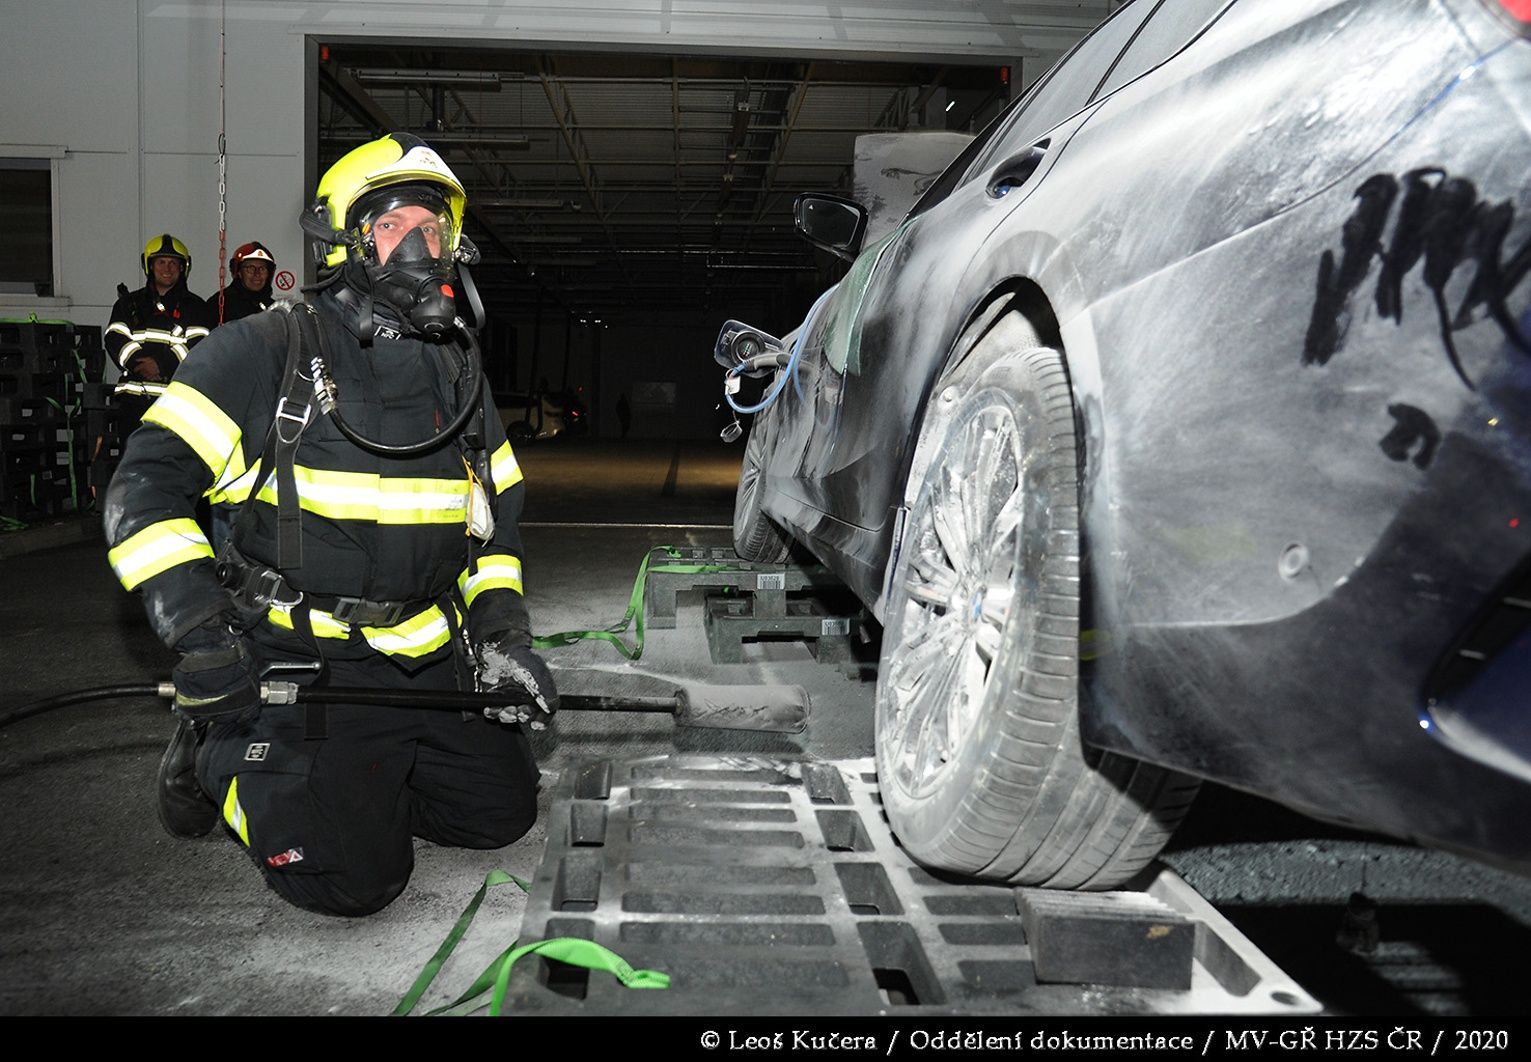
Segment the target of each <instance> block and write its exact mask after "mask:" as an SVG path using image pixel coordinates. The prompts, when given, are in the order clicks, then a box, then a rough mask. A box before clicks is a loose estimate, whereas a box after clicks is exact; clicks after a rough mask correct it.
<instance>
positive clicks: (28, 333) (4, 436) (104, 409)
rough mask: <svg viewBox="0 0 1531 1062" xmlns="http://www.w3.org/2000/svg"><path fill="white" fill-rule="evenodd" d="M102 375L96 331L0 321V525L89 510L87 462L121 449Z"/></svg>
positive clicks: (103, 361) (61, 324)
mask: <svg viewBox="0 0 1531 1062" xmlns="http://www.w3.org/2000/svg"><path fill="white" fill-rule="evenodd" d="M105 375H106V352H105V351H104V350H103V349H102V347H101V330H100V329H99V328H93V327H89V326H80V325H74V324H70V323H68V322H66V321H37V320H26V321H18V320H3V321H0V519H3V520H4V521H6V522H11V523H14V522H18V521H19V522H23V523H26V522H31V521H34V520H41V519H46V518H49V517H55V516H62V515H64V514H66V513H70V512H77V511H80V510H82V509H85V508H88V507H89V505H90V503H91V490H90V486H91V478H90V477H91V462H92V459H93V458H94V459H96V460H97V461H98V462H99V461H102V459H110V457H111V456H112V453H113V451H114V450H115V449H116V448H117V446H118V445H119V444H118V443H117V442H116V435H117V432H116V424H115V416H114V412H113V411H112V409H110V408H109V403H110V394H109V393H110V390H111V385H110V384H107V383H104V382H103V377H104V376H105ZM112 375H114V376H115V375H116V374H115V372H114V373H113V374H112Z"/></svg>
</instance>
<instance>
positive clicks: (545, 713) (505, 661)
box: [473, 631, 558, 730]
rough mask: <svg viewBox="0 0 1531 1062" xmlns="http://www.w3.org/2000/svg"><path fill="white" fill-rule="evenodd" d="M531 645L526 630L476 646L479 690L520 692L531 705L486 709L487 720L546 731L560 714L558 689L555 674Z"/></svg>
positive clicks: (485, 716)
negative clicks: (556, 715) (554, 683)
mask: <svg viewBox="0 0 1531 1062" xmlns="http://www.w3.org/2000/svg"><path fill="white" fill-rule="evenodd" d="M530 643H531V638H530V637H529V636H528V635H527V634H526V632H524V631H507V632H506V633H504V634H497V635H491V636H489V637H487V638H484V639H482V640H480V641H477V642H475V643H474V645H473V655H474V657H475V658H476V659H477V661H478V685H479V689H481V690H509V691H513V692H517V693H521V694H524V695H525V696H526V697H527V699H528V701H529V702H530V703H527V704H508V705H505V706H504V707H502V708H485V709H484V718H485V719H498V720H499V721H500V722H502V723H530V724H531V728H532V729H533V730H545V729H547V725H548V723H549V722H550V721H551V720H552V718H553V713H554V712H556V711H558V687H557V686H555V685H553V673H552V672H551V671H549V670H548V666H547V664H545V663H543V661H542V657H540V656H538V655H537V654H536V653H535V652H534V651H533V650H532V647H531V644H530Z"/></svg>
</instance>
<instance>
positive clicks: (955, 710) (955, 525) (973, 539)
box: [878, 403, 1025, 794]
mask: <svg viewBox="0 0 1531 1062" xmlns="http://www.w3.org/2000/svg"><path fill="white" fill-rule="evenodd" d="M1021 442H1022V440H1021V436H1020V432H1019V429H1018V427H1017V425H1016V421H1015V416H1014V414H1013V412H1012V410H1011V409H1010V408H1009V406H1008V405H1006V404H1003V403H997V404H994V405H988V406H983V407H981V408H980V409H978V410H976V411H975V412H973V413H972V415H970V416H967V417H965V418H964V419H963V420H962V421H961V423H960V424H959V426H958V427H956V428H955V429H954V431H953V433H952V435H951V436H949V437H948V440H947V444H946V448H945V452H944V454H943V455H942V458H943V459H941V460H938V462H937V464H936V466H935V467H934V468H933V472H934V473H935V475H934V476H933V477H932V478H930V479H928V480H927V485H926V487H925V488H924V489H922V491H921V493H920V495H919V500H918V501H917V502H916V506H915V510H914V512H913V513H911V520H910V529H909V531H908V533H907V534H906V537H905V546H904V559H903V560H901V561H900V571H899V582H898V585H897V587H896V588H895V594H896V600H895V602H894V613H893V614H894V615H895V616H898V617H899V620H900V623H899V627H898V631H897V635H896V644H895V648H894V650H893V652H892V653H891V654H890V657H889V667H888V676H887V681H886V682H885V683H884V684H882V685H880V687H879V706H878V707H879V716H880V718H879V720H878V725H879V731H880V732H881V733H882V734H884V735H885V737H884V739H883V740H882V742H881V744H882V745H883V748H884V749H885V751H886V759H887V760H888V766H889V767H891V769H892V771H893V772H894V774H895V775H896V776H897V778H898V781H899V782H900V783H901V785H902V787H903V788H904V789H905V790H906V791H908V792H910V793H911V794H918V793H920V792H922V791H924V790H926V789H928V788H929V787H930V786H932V785H933V784H934V783H935V781H936V779H937V778H938V777H939V776H940V774H941V773H942V771H944V770H945V768H946V766H947V764H949V763H950V762H952V761H953V760H955V759H956V758H957V756H958V754H959V753H960V751H961V749H962V748H963V746H964V743H965V742H966V741H967V740H968V739H969V738H970V737H971V736H972V734H973V732H974V731H975V730H976V729H977V727H978V725H979V723H980V720H981V717H982V709H983V705H984V704H985V702H986V701H987V699H988V697H987V694H988V693H989V690H990V686H991V684H992V682H994V681H995V680H996V677H997V676H998V675H999V674H1001V673H1002V672H1003V668H996V666H995V665H996V662H998V661H1000V660H1001V659H1002V657H1003V655H1004V653H1005V644H1006V643H1005V638H1004V632H1005V630H1006V628H1007V626H1008V625H1009V622H1010V616H1011V613H1012V611H1013V609H1014V608H1015V607H1016V605H1017V603H1018V602H1017V593H1018V589H1019V587H1018V582H1019V579H1020V576H1021V550H1020V543H1021V538H1022V534H1023V532H1024V530H1025V527H1024V523H1025V519H1024V517H1025V504H1024V503H1025V460H1024V453H1023V449H1022V445H1021Z"/></svg>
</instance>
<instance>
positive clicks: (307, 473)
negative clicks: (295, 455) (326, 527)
mask: <svg viewBox="0 0 1531 1062" xmlns="http://www.w3.org/2000/svg"><path fill="white" fill-rule="evenodd" d="M293 475H294V477H295V478H296V479H297V483H298V505H299V507H300V508H302V509H306V510H307V511H309V512H311V513H316V514H318V515H319V516H324V517H328V518H330V519H332V520H371V521H374V522H376V523H379V524H460V523H466V522H467V519H468V481H467V479H411V478H406V477H384V476H378V475H376V474H375V473H371V472H328V471H325V470H323V469H318V468H308V467H306V466H304V465H295V466H293ZM227 493H229V494H230V495H232V493H233V492H232V491H228V492H227ZM256 497H257V498H259V499H260V500H261V501H263V502H268V503H270V504H271V505H275V504H276V500H277V491H276V484H275V483H274V482H268V483H267V484H266V485H265V486H263V487H262V488H261V490H260V493H259V494H258V495H256Z"/></svg>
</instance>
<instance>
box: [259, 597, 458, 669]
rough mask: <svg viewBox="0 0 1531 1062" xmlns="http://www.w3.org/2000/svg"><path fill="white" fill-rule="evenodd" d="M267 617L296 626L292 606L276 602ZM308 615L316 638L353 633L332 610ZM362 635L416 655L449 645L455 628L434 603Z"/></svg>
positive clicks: (382, 647) (384, 647) (390, 650)
mask: <svg viewBox="0 0 1531 1062" xmlns="http://www.w3.org/2000/svg"><path fill="white" fill-rule="evenodd" d="M266 618H267V619H268V620H270V621H271V622H272V623H273V624H275V625H276V626H278V627H282V628H284V629H286V630H289V631H290V630H293V629H294V628H293V624H292V610H291V608H290V607H285V606H280V605H272V606H271V609H270V610H269V611H268V612H267V613H266ZM308 618H309V622H310V623H311V624H312V625H313V628H314V636H315V637H316V638H349V637H350V636H351V626H350V624H348V623H343V622H341V621H340V620H338V619H336V618H335V617H334V616H333V615H331V614H330V613H328V612H321V611H320V610H319V609H310V610H309V613H308ZM361 636H362V638H363V639H365V640H366V642H367V644H368V645H370V646H372V648H374V649H376V650H377V651H378V652H380V653H387V654H388V655H390V656H405V657H414V656H424V655H425V654H426V653H433V652H435V651H436V650H437V649H440V648H441V647H442V646H443V645H446V644H447V642H448V641H450V640H451V637H452V629H451V627H449V626H448V625H447V618H446V615H445V614H444V613H443V612H442V611H441V609H439V608H438V607H436V606H435V605H432V606H430V607H429V608H427V609H425V610H424V611H421V612H418V613H416V614H415V615H413V616H411V617H410V618H409V619H407V620H405V621H404V622H402V623H398V624H395V625H394V626H392V627H362V628H361Z"/></svg>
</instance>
